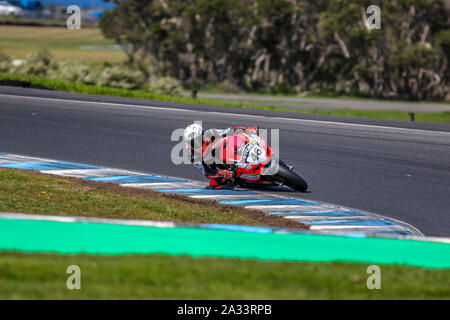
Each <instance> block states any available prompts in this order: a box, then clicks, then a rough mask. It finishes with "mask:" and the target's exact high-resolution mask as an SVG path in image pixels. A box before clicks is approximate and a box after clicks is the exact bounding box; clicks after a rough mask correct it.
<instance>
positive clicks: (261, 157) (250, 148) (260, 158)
mask: <svg viewBox="0 0 450 320" xmlns="http://www.w3.org/2000/svg"><path fill="white" fill-rule="evenodd" d="M241 161H242V162H243V163H245V164H258V163H262V162H265V161H266V152H265V151H264V149H263V148H261V146H260V145H259V144H258V143H257V142H253V141H252V142H251V143H249V144H247V145H246V146H245V149H244V151H243V152H242V158H241Z"/></svg>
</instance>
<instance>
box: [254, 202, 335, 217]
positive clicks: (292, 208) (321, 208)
mask: <svg viewBox="0 0 450 320" xmlns="http://www.w3.org/2000/svg"><path fill="white" fill-rule="evenodd" d="M245 207H246V208H248V209H257V210H268V211H303V212H307V211H325V210H328V211H330V208H329V207H324V206H307V205H305V206H299V205H295V204H293V205H265V206H245ZM332 210H334V209H332ZM280 216H281V214H280Z"/></svg>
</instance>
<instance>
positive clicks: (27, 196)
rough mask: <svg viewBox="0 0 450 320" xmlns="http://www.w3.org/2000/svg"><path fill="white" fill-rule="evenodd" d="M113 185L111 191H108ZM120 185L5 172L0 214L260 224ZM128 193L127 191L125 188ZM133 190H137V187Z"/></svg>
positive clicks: (1, 182)
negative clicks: (18, 213)
mask: <svg viewBox="0 0 450 320" xmlns="http://www.w3.org/2000/svg"><path fill="white" fill-rule="evenodd" d="M107 186H111V187H109V188H108V187H107ZM118 188H119V186H116V185H113V184H106V183H100V184H99V183H91V182H87V181H86V182H84V181H82V180H79V179H64V178H60V177H54V178H53V177H49V176H46V175H37V174H30V173H28V172H24V171H18V170H11V169H0V212H24V213H35V214H53V215H61V216H86V217H100V218H119V219H147V220H164V221H168V220H170V221H179V222H193V223H225V224H244V225H256V224H261V223H258V222H257V221H255V220H253V219H252V218H251V217H249V216H246V215H244V214H242V213H237V212H232V211H225V212H224V210H223V209H222V210H220V209H219V208H217V209H215V208H214V207H213V206H212V205H210V206H208V207H206V206H204V205H202V204H201V203H190V202H187V201H181V200H177V199H171V198H167V197H163V196H162V195H161V193H157V192H152V191H151V190H149V191H148V192H146V193H145V194H142V195H139V194H136V195H134V194H133V193H127V192H125V191H120V190H117V189H118ZM121 189H124V188H121ZM129 189H131V191H130V192H134V190H132V188H129Z"/></svg>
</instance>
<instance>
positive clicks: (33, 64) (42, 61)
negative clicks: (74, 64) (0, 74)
mask: <svg viewBox="0 0 450 320" xmlns="http://www.w3.org/2000/svg"><path fill="white" fill-rule="evenodd" d="M57 68H58V63H57V62H56V61H55V60H54V58H53V56H52V54H51V53H50V51H48V50H47V49H43V50H39V51H38V52H33V53H30V54H28V55H27V57H26V58H25V61H24V63H23V64H21V65H20V66H17V67H15V68H13V69H12V71H13V72H14V73H19V74H26V75H32V76H47V75H48V73H49V72H50V71H51V70H55V69H57Z"/></svg>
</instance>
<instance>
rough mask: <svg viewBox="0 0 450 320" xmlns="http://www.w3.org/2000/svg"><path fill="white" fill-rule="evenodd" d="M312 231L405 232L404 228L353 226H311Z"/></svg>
mask: <svg viewBox="0 0 450 320" xmlns="http://www.w3.org/2000/svg"><path fill="white" fill-rule="evenodd" d="M309 229H310V230H340V229H342V230H347V229H349V230H350V229H361V230H366V229H371V230H372V229H373V230H378V231H379V230H383V229H386V230H389V231H392V230H405V229H404V228H401V227H398V228H395V226H351V225H339V226H310V227H309Z"/></svg>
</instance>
